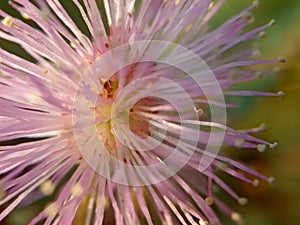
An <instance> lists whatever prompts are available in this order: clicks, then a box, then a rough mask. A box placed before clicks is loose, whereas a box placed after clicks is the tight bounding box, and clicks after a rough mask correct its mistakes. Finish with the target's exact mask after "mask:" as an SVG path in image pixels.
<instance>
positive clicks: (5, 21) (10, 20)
mask: <svg viewBox="0 0 300 225" xmlns="http://www.w3.org/2000/svg"><path fill="white" fill-rule="evenodd" d="M13 22H14V19H13V18H12V17H11V16H7V17H5V18H4V19H3V20H2V23H3V24H4V25H5V26H7V27H11V26H12V24H13Z"/></svg>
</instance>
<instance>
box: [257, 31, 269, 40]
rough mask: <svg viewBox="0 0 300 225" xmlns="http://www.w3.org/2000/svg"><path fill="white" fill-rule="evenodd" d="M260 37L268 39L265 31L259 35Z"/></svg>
mask: <svg viewBox="0 0 300 225" xmlns="http://www.w3.org/2000/svg"><path fill="white" fill-rule="evenodd" d="M258 36H259V38H261V39H264V38H266V36H267V35H266V32H265V31H261V32H259V33H258Z"/></svg>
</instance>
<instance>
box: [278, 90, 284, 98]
mask: <svg viewBox="0 0 300 225" xmlns="http://www.w3.org/2000/svg"><path fill="white" fill-rule="evenodd" d="M277 95H278V96H279V97H281V98H283V97H284V95H285V94H284V92H283V91H278V92H277Z"/></svg>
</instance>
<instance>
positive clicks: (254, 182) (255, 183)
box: [252, 179, 259, 187]
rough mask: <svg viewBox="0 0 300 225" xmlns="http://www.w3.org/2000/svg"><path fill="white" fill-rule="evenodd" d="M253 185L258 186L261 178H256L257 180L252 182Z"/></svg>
mask: <svg viewBox="0 0 300 225" xmlns="http://www.w3.org/2000/svg"><path fill="white" fill-rule="evenodd" d="M252 185H253V186H254V187H258V185H259V180H258V179H255V180H254V181H253V182H252Z"/></svg>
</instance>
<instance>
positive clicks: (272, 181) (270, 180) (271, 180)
mask: <svg viewBox="0 0 300 225" xmlns="http://www.w3.org/2000/svg"><path fill="white" fill-rule="evenodd" d="M275 181H276V180H275V177H269V178H268V182H269V184H271V185H273V184H274V183H275Z"/></svg>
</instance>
